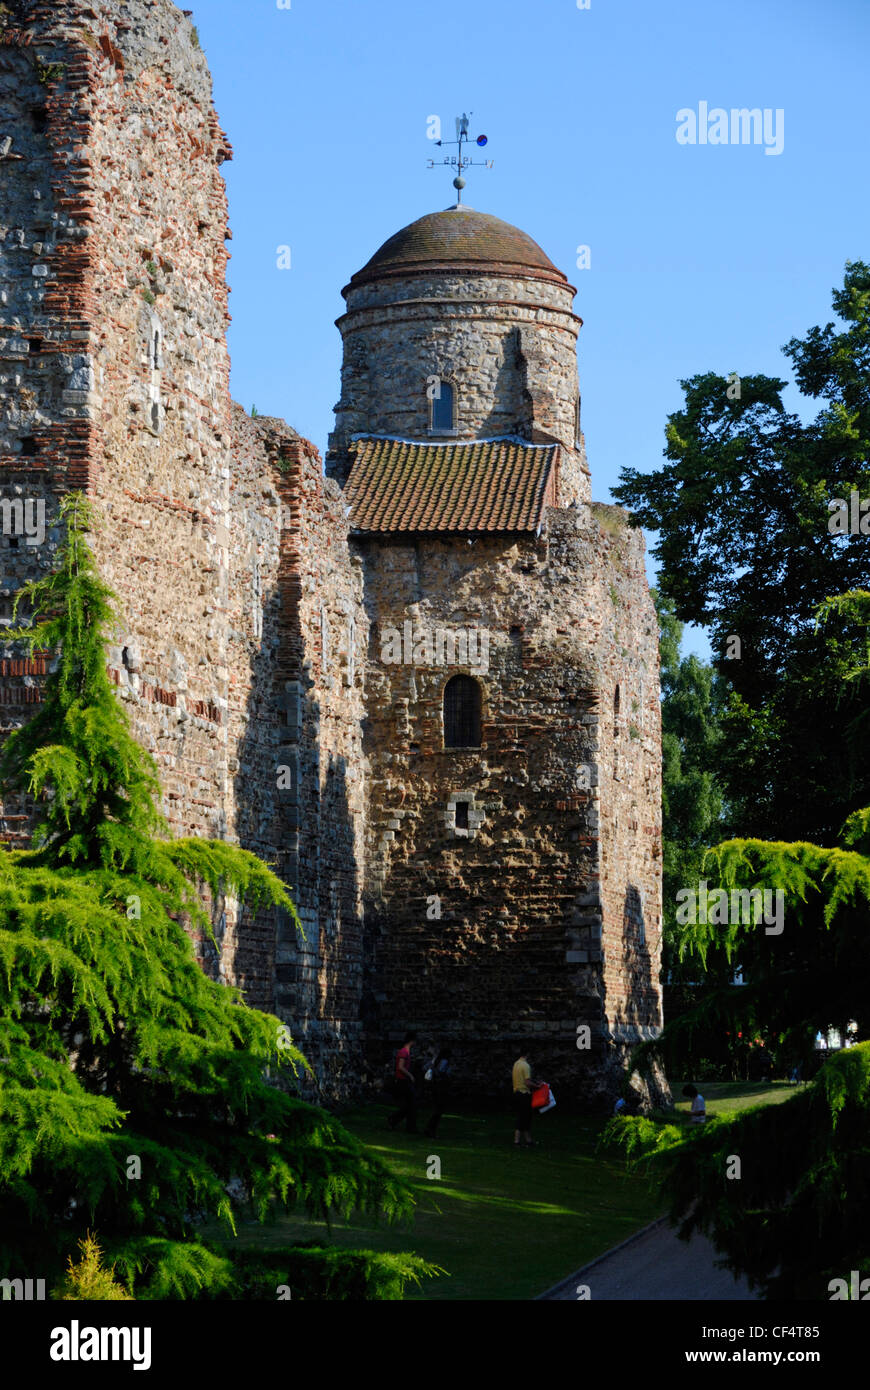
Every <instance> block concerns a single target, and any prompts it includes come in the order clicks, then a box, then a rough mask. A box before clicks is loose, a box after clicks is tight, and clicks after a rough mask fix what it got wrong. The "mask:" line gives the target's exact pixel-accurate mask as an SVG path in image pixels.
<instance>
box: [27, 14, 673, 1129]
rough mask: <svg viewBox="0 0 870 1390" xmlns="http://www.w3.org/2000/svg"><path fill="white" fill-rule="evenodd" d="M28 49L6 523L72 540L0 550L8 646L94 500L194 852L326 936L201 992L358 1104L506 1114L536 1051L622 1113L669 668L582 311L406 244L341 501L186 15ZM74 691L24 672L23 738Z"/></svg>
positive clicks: (78, 17) (365, 383) (361, 291)
mask: <svg viewBox="0 0 870 1390" xmlns="http://www.w3.org/2000/svg"><path fill="white" fill-rule="evenodd" d="M0 26H2V27H0V102H2V111H3V124H2V126H0V181H2V186H3V203H2V207H3V212H2V225H0V378H2V418H0V495H2V497H3V498H7V499H12V500H13V501H15V499H19V500H20V501H21V502H22V504H23V503H24V502H25V501H30V502H34V501H36V502H40V503H42V504H44V506H45V515H46V517H47V531H46V538H45V541H44V542H43V543H42V544H39V545H37V544H30V543H29V542H28V539H27V538H26V537H22V536H18V535H12V534H9V535H3V536H2V537H0V553H2V578H0V620H2V621H5V622H6V623H8V622H9V620H10V618H11V609H12V603H13V600H14V596H15V593H16V591H17V590H18V588H19V587H20V586H21V584H22V583H24V582H25V581H26V580H27V579H29V578H32V577H35V576H37V575H39V574H40V573H44V572H45V571H46V570H47V569H49V568H50V567H51V566H52V563H53V549H54V546H55V545H56V543H57V540H58V531H57V526H56V517H57V503H58V499H59V497H60V496H62V495H63V494H64V493H65V492H66V491H68V490H69V489H71V488H82V489H84V490H85V491H86V492H87V493H88V494H89V495H90V497H91V498H92V499H93V500H94V502H95V503H96V504H97V507H98V509H99V511H100V513H101V514H102V516H103V518H104V525H103V526H102V527H101V529H100V530H99V531H98V532H97V533H95V535H94V537H93V545H94V548H95V552H96V555H97V559H98V562H99V564H100V567H101V570H102V573H103V574H104V576H105V578H106V579H107V581H108V582H109V583H110V585H111V586H112V588H113V589H114V590H115V591H116V592H117V593H118V595H119V596H120V598H121V601H122V604H123V609H124V615H125V624H126V629H125V631H124V632H123V633H122V634H119V637H118V642H117V645H116V646H115V647H113V648H112V649H111V651H110V652H109V655H108V662H109V669H110V672H111V675H112V679H113V680H114V682H115V684H116V685H117V689H118V696H119V698H120V699H122V700H123V701H124V702H125V704H126V706H127V708H128V710H129V712H130V715H131V719H132V724H133V728H134V731H135V733H136V736H137V737H138V738H139V739H140V741H141V742H142V743H143V744H144V745H145V746H146V747H147V748H148V749H149V750H150V751H151V752H152V753H153V755H154V757H155V758H156V760H157V763H158V766H159V768H160V773H161V778H162V785H163V794H164V804H163V810H164V813H165V815H166V817H167V820H168V822H169V825H170V827H171V830H172V833H173V834H175V835H202V836H205V837H227V838H229V839H232V840H234V841H236V842H238V843H240V844H242V845H243V846H245V847H246V848H248V849H251V850H253V851H254V852H256V853H257V854H259V855H260V856H262V858H264V859H265V860H267V861H268V862H269V863H270V864H272V865H273V866H274V867H275V868H276V871H277V872H278V873H279V874H280V875H281V877H282V878H283V879H284V881H285V882H286V883H287V884H288V885H289V887H290V889H291V892H292V893H293V896H294V899H295V901H296V903H297V905H298V908H299V913H300V917H301V920H302V924H303V927H304V932H305V939H304V940H300V939H298V938H297V935H296V932H295V930H294V928H293V924H292V923H291V922H289V921H287V920H283V919H281V918H280V917H279V918H278V919H277V920H276V918H275V916H274V914H270V913H263V914H261V915H260V916H258V917H256V918H253V919H252V918H251V916H250V915H249V914H247V913H246V912H245V911H244V909H242V910H240V908H239V905H238V904H237V903H234V902H232V901H227V902H225V903H222V904H220V911H219V912H218V913H217V914H216V921H215V927H216V943H217V948H215V945H214V944H213V943H212V942H211V941H210V940H200V941H198V943H197V946H198V950H199V953H200V957H201V960H202V963H203V967H204V968H205V969H207V970H209V971H211V972H213V973H214V974H215V975H216V976H218V977H219V978H222V979H225V980H226V981H227V982H230V983H234V984H237V985H239V986H240V988H241V989H242V990H243V991H244V993H245V997H246V998H247V999H248V1001H249V1002H250V1003H251V1004H253V1005H255V1006H257V1007H260V1008H265V1009H268V1010H270V1011H273V1012H275V1013H276V1014H277V1015H278V1017H279V1018H280V1019H281V1020H282V1021H284V1022H286V1023H287V1024H288V1025H289V1027H290V1029H291V1032H292V1033H293V1035H294V1038H295V1039H296V1041H297V1042H298V1043H299V1045H300V1046H301V1047H302V1048H303V1050H304V1051H305V1052H306V1053H307V1055H308V1056H309V1058H310V1060H311V1061H312V1063H313V1065H314V1066H315V1069H316V1072H317V1077H318V1083H319V1086H320V1087H321V1089H322V1093H323V1094H325V1095H327V1096H341V1095H347V1094H352V1093H353V1092H355V1091H356V1090H357V1089H358V1087H359V1085H360V1082H361V1080H362V1079H363V1078H364V1076H365V1075H367V1074H368V1075H371V1074H372V1072H374V1073H376V1074H377V1073H378V1072H379V1071H380V1069H381V1067H382V1063H383V1059H384V1057H385V1055H386V1050H387V1049H388V1048H389V1046H390V1044H391V1043H392V1041H393V1040H394V1039H395V1038H397V1037H398V1035H399V1033H400V1032H402V1030H404V1029H405V1028H406V1027H415V1028H417V1029H418V1031H419V1033H420V1034H421V1037H422V1038H424V1039H425V1040H426V1042H427V1043H431V1044H432V1045H441V1044H448V1043H449V1044H450V1045H451V1046H452V1048H453V1050H454V1060H455V1067H456V1073H457V1077H458V1078H459V1079H460V1080H461V1081H462V1082H464V1083H465V1084H468V1085H473V1086H474V1087H475V1088H477V1089H480V1088H483V1089H493V1087H494V1085H497V1083H498V1082H499V1081H500V1079H501V1078H502V1077H503V1076H504V1075H506V1069H507V1068H508V1067H509V1065H510V1063H511V1062H512V1061H513V1060H514V1057H515V1056H516V1053H517V1051H518V1050H519V1048H520V1047H521V1046H528V1047H529V1048H530V1050H532V1051H533V1053H534V1056H535V1058H536V1059H537V1061H538V1062H539V1063H540V1066H541V1067H542V1068H543V1067H545V1068H546V1069H547V1072H548V1074H549V1075H550V1076H551V1077H552V1079H553V1083H554V1086H556V1085H557V1084H558V1085H559V1086H560V1087H561V1090H562V1092H563V1094H564V1093H567V1094H566V1099H568V1098H572V1099H577V1100H581V1101H584V1102H586V1101H592V1100H595V1099H596V1098H600V1097H601V1096H602V1095H603V1094H605V1093H607V1092H608V1091H610V1090H612V1087H613V1084H614V1080H615V1077H616V1073H617V1071H618V1069H619V1068H620V1067H621V1066H622V1065H623V1064H624V1062H625V1060H626V1058H627V1055H628V1052H629V1050H630V1048H631V1046H632V1045H633V1044H635V1043H636V1042H637V1041H639V1040H641V1039H644V1038H649V1037H652V1036H655V1035H656V1034H657V1033H658V1031H659V1028H660V1025H661V990H660V985H659V978H658V973H659V953H660V945H661V921H662V918H661V810H660V761H661V746H660V723H659V685H658V629H657V623H656V616H655V612H654V609H653V605H652V602H651V599H650V596H649V592H648V587H647V582H646V578H645V569H644V555H643V540H642V537H641V535H640V533H639V532H637V531H634V530H632V529H630V527H629V526H628V524H627V519H626V516H625V513H624V512H623V511H622V510H621V509H619V508H617V507H609V506H602V505H597V504H595V503H593V502H592V501H591V500H590V484H589V470H588V466H587V462H586V455H585V448H584V443H583V435H582V432H581V428H580V408H579V390H578V378H577V360H576V339H577V334H578V330H579V328H580V320H579V318H578V317H577V315H576V314H575V312H574V309H573V300H574V294H575V291H574V289H573V288H572V286H571V285H569V283H568V282H567V279H566V277H565V276H564V274H563V273H562V272H561V271H560V270H558V269H557V268H556V267H555V266H554V265H553V263H552V262H551V261H550V260H549V259H548V257H547V256H546V255H545V254H544V252H543V251H542V250H541V249H540V247H538V246H537V245H536V244H535V242H534V241H532V240H531V238H529V237H528V236H526V235H525V234H524V233H523V232H521V231H519V230H518V229H517V228H515V227H512V226H510V225H508V224H507V223H505V222H502V221H500V220H499V219H498V218H496V217H493V216H490V215H488V214H485V213H480V212H476V211H473V210H471V209H468V208H464V207H453V208H449V209H446V210H444V211H441V212H435V213H430V214H428V215H427V216H423V217H421V218H419V219H418V220H416V221H414V222H412V223H411V224H410V225H409V226H407V227H405V228H404V229H403V230H402V231H400V232H398V233H397V234H396V235H395V236H393V237H391V238H390V239H389V240H388V241H387V242H386V243H385V244H384V245H383V246H382V247H381V248H380V250H379V251H377V252H376V253H375V255H374V256H372V258H371V259H370V260H369V261H368V263H367V264H366V265H365V266H364V267H363V268H362V269H360V270H358V271H357V272H356V273H355V274H354V275H352V276H351V279H350V282H349V284H348V285H347V287H346V288H345V290H344V295H345V299H346V305H347V308H346V312H345V314H344V315H343V316H342V318H341V319H340V320H339V328H340V331H341V334H342V339H343V345H344V361H343V369H342V384H341V398H340V401H339V404H338V406H337V407H336V422H335V430H334V432H333V434H332V436H331V437H330V441H329V448H328V451H327V456H326V464H325V470H324V466H323V464H322V461H321V458H320V455H319V454H318V452H317V450H316V449H315V448H314V446H313V445H312V444H310V443H309V442H308V441H307V440H305V439H303V438H301V437H300V436H299V435H298V434H296V432H295V431H294V430H293V429H292V428H290V427H289V426H287V425H286V424H284V423H283V421H280V420H277V419H272V418H262V417H256V418H253V419H252V418H250V417H249V416H248V415H247V414H246V413H245V412H244V411H243V410H242V409H241V408H240V407H239V406H237V405H234V404H233V402H232V400H231V398H230V392H229V357H228V352H227V344H226V329H227V323H228V311H227V304H228V289H227V283H226V269H227V261H228V251H227V247H226V242H227V239H228V238H229V237H230V232H229V228H228V220H227V201H226V192H225V186H224V181H223V178H222V176H221V164H222V163H223V162H224V161H226V160H228V159H230V158H231V153H232V152H231V148H230V145H229V143H228V141H227V138H226V136H225V135H224V133H223V131H222V130H221V128H220V125H219V122H218V119H217V116H216V113H215V111H214V107H213V104H212V98H211V81H210V77H209V72H208V68H207V64H206V60H205V57H204V55H203V53H202V52H201V50H200V48H199V44H198V42H197V41H196V38H195V31H194V30H193V27H192V24H191V22H190V18H189V16H188V15H187V14H184V13H182V12H181V11H179V10H178V9H176V8H175V6H174V5H173V4H172V3H170V0H10V3H7V4H6V5H4V6H2V7H0ZM44 674H45V668H44V663H43V662H40V661H39V660H38V659H37V660H33V661H26V660H24V659H22V658H21V656H20V653H18V652H16V651H15V650H13V648H12V647H11V646H10V645H9V644H7V646H6V647H5V648H4V650H3V659H2V663H0V705H2V711H0V735H2V733H3V732H5V731H8V729H9V728H11V727H14V726H15V725H16V724H18V723H19V722H20V721H21V720H22V719H25V718H26V717H27V713H28V708H29V707H32V706H33V704H35V703H36V702H38V700H39V695H40V684H41V678H42V676H44ZM4 810H5V813H6V814H5V818H4V820H3V822H2V832H3V838H4V840H5V842H6V843H7V844H11V845H15V844H21V843H25V842H26V839H27V833H28V825H29V812H30V808H29V807H28V806H27V804H26V803H24V802H15V803H12V802H10V803H8V804H7V805H6V806H5V808H4ZM587 1030H588V1031H587ZM587 1041H588V1044H589V1045H588V1046H587V1045H586V1043H587Z"/></svg>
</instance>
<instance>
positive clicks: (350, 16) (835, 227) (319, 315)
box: [193, 0, 870, 652]
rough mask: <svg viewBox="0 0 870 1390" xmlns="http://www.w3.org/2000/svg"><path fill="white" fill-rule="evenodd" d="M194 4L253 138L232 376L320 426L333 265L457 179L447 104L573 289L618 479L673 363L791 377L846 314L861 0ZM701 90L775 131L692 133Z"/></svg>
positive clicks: (232, 133) (246, 159)
mask: <svg viewBox="0 0 870 1390" xmlns="http://www.w3.org/2000/svg"><path fill="white" fill-rule="evenodd" d="M193 22H194V23H195V24H196V25H197V28H198V31H199V35H200V39H201V42H202V46H203V48H204V50H205V53H206V55H207V57H208V60H209V63H210V65H211V69H212V73H213V76H214V88H215V100H216V103H217V108H218V113H219V115H220V118H221V121H222V124H223V126H224V129H225V130H226V131H227V133H228V135H229V138H230V140H231V142H232V144H233V147H234V151H235V158H234V161H233V162H232V163H230V164H226V165H224V166H223V170H224V173H225V175H226V178H227V184H228V189H229V198H230V218H231V226H232V229H233V241H232V243H231V246H230V249H231V251H232V260H231V261H230V266H229V281H230V284H231V286H232V290H233V293H232V295H231V298H230V311H231V313H232V315H233V323H232V327H231V332H230V348H231V352H232V390H233V394H234V396H235V397H236V399H237V400H239V401H241V402H242V404H244V405H245V406H246V407H247V408H248V409H250V407H251V405H252V404H256V406H257V409H258V410H259V411H260V412H261V414H270V415H280V416H283V417H284V418H285V419H286V420H287V421H288V422H289V423H290V424H292V425H293V426H294V427H295V428H296V429H298V430H299V431H300V433H302V434H304V435H306V436H307V437H308V438H310V439H312V440H313V441H314V443H315V444H316V445H317V446H318V448H319V449H320V450H321V452H323V450H324V448H325V444H326V437H327V434H328V432H329V430H330V428H331V423H332V408H333V406H334V404H335V402H336V400H337V398H338V390H339V368H340V362H341V344H340V338H339V334H338V330H337V329H336V328H335V326H334V321H335V319H336V318H337V317H338V315H339V314H340V313H341V312H342V310H343V300H342V298H341V288H342V286H343V285H345V284H346V283H347V281H348V279H349V278H350V276H351V275H352V273H353V272H354V271H355V270H357V269H358V268H359V267H360V266H361V265H363V264H364V263H365V262H366V261H367V260H368V259H369V257H370V256H371V255H372V254H373V252H374V251H375V250H376V249H377V247H378V246H380V245H381V243H382V242H383V241H385V240H386V239H387V237H388V236H390V235H392V233H393V232H395V231H397V230H398V229H399V228H400V227H403V226H405V225H406V224H407V223H409V222H411V221H413V220H414V219H415V218H416V217H419V216H421V215H422V214H423V213H426V212H430V211H433V210H435V209H438V208H443V207H446V206H448V204H450V203H451V202H453V201H455V195H454V191H453V189H452V187H451V186H450V175H448V174H447V173H446V172H445V171H443V170H431V171H430V170H427V169H426V160H427V158H428V157H429V156H430V155H431V154H432V153H433V147H432V145H431V143H430V142H429V141H428V140H427V138H426V128H427V119H428V117H429V116H431V115H439V116H440V117H441V119H442V123H443V125H444V133H445V136H446V137H447V138H452V136H453V129H452V128H453V119H454V117H455V116H456V115H457V114H458V113H460V112H462V111H471V112H473V113H474V114H473V118H472V129H473V132H474V133H475V134H477V133H479V132H481V131H483V132H485V133H486V134H487V135H488V137H489V145H488V148H487V155H488V157H490V158H492V159H493V160H494V167H493V169H492V170H471V171H470V172H469V174H468V187H467V190H466V193H465V195H464V197H465V201H466V202H468V203H469V204H470V205H471V206H472V207H475V208H478V209H480V210H481V211H484V212H490V213H494V214H495V215H496V216H498V217H501V218H504V219H505V220H506V221H508V222H513V223H515V224H516V225H518V226H520V227H522V228H523V229H524V230H525V231H527V232H528V233H529V234H530V235H531V236H533V237H534V238H535V239H536V240H537V241H538V242H539V243H540V244H541V246H542V247H543V248H544V250H545V251H546V252H547V254H548V255H549V256H550V257H551V259H552V260H554V261H555V262H556V264H557V265H559V266H560V267H561V268H562V269H563V270H565V272H566V273H567V274H568V277H569V279H570V280H571V281H572V283H573V284H575V285H576V286H577V288H578V296H577V301H576V308H577V311H578V313H579V314H580V315H581V317H582V318H583V320H584V327H583V329H582V330H581V334H580V348H579V361H580V383H581V391H582V395H583V428H584V432H585V435H586V444H587V449H588V453H589V461H590V466H591V469H592V481H593V495H594V496H595V497H596V498H598V499H600V500H604V501H606V500H608V499H609V498H610V487H611V486H612V485H613V484H614V483H615V482H616V481H617V479H618V476H619V470H620V468H621V467H623V466H625V465H629V466H632V467H636V468H641V469H648V468H650V467H651V466H654V465H656V464H657V463H658V462H659V461H660V460H661V453H662V444H663V430H664V423H665V417H666V415H667V414H668V412H669V411H671V410H673V409H675V408H676V407H677V406H678V405H679V404H680V401H681V391H680V387H679V381H680V378H684V377H687V376H690V375H693V374H695V373H696V372H701V371H707V370H715V371H720V372H723V373H727V372H730V371H738V372H740V373H752V372H766V373H769V374H770V375H780V376H787V375H788V372H787V365H788V364H787V363H786V361H785V359H784V358H783V356H782V354H781V351H780V348H781V345H782V344H783V343H784V342H786V341H787V339H788V338H790V337H791V336H792V335H794V334H801V333H803V332H805V330H806V329H807V328H808V327H810V325H812V324H815V323H819V322H821V323H824V322H826V321H827V320H828V319H829V318H830V317H831V307H830V292H831V288H832V287H833V286H834V285H836V284H837V283H839V282H840V280H841V278H842V272H843V266H844V263H845V261H846V259H847V258H851V259H853V260H855V259H862V258H865V259H866V258H868V257H870V246H868V237H867V232H868V228H870V183H868V177H867V145H868V140H870V130H868V120H867V114H866V90H867V84H866V64H867V54H868V51H870V43H868V40H870V4H868V3H867V0H823V3H820V2H819V0H813V2H812V3H810V0H731V3H729V4H727V5H725V4H714V3H711V0H682V3H677V0H658V3H653V2H652V0H649V2H648V3H641V0H590V7H589V9H582V10H581V9H578V8H577V3H576V0H466V2H465V3H457V0H441V3H439V4H437V5H432V4H428V3H425V2H423V3H421V0H291V8H290V9H279V8H278V3H277V0H200V3H199V4H198V5H196V8H195V10H194V13H193ZM702 101H705V102H707V103H708V106H709V107H710V108H714V107H724V108H726V109H728V110H730V108H732V107H760V108H762V109H764V108H770V109H771V110H776V109H777V108H781V109H782V111H783V112H784V118H783V131H784V147H783V151H782V153H781V154H778V155H767V154H765V151H764V148H763V146H761V145H746V146H744V145H713V144H707V145H701V144H696V145H694V146H691V145H680V144H678V143H677V140H676V130H677V120H676V113H677V112H678V111H679V110H680V109H682V108H692V109H694V110H697V109H698V104H699V102H702ZM285 245H287V246H289V247H290V248H291V269H289V270H279V269H278V267H277V251H278V247H279V246H285ZM580 245H586V246H589V248H590V260H591V266H590V268H589V269H583V270H581V269H577V267H576V258H577V247H578V246H580ZM787 400H788V402H789V404H791V405H792V406H794V405H795V404H796V401H797V398H796V396H795V395H794V394H793V393H789V395H788V396H787ZM690 646H691V648H692V649H695V650H698V651H699V652H703V651H705V650H706V645H705V642H704V639H703V636H702V635H701V634H696V635H695V636H694V637H693V638H692V640H691V642H690Z"/></svg>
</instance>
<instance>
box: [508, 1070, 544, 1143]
mask: <svg viewBox="0 0 870 1390" xmlns="http://www.w3.org/2000/svg"><path fill="white" fill-rule="evenodd" d="M512 1079H513V1088H514V1114H515V1116H516V1126H517V1127H516V1129H515V1130H514V1143H515V1144H516V1146H517V1148H520V1147H521V1146H522V1145H523V1144H525V1146H526V1148H531V1147H532V1145H533V1144H534V1140H533V1139H532V1091H534V1089H535V1087H536V1086H538V1085H540V1082H537V1081H533V1080H532V1068H531V1063H530V1061H529V1058H528V1056H527V1054H526V1053H525V1052H521V1053H520V1055H519V1057H518V1058H517V1060H516V1061H515V1062H514V1066H513V1072H512ZM521 1136H522V1137H521Z"/></svg>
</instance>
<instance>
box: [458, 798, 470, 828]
mask: <svg viewBox="0 0 870 1390" xmlns="http://www.w3.org/2000/svg"><path fill="white" fill-rule="evenodd" d="M456 829H457V830H467V829H468V802H467V801H457V803H456Z"/></svg>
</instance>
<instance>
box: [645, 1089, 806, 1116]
mask: <svg viewBox="0 0 870 1390" xmlns="http://www.w3.org/2000/svg"><path fill="white" fill-rule="evenodd" d="M670 1084H671V1092H672V1094H673V1097H674V1100H675V1102H676V1105H677V1110H679V1111H685V1112H686V1113H688V1111H689V1110H690V1109H691V1105H692V1102H691V1101H690V1100H686V1099H684V1097H683V1096H682V1094H681V1092H682V1089H683V1086H684V1085H685V1084H686V1083H685V1082H684V1081H671V1083H670ZM694 1084H695V1085H696V1086H697V1088H698V1090H699V1091H700V1092H701V1095H702V1096H703V1097H704V1100H705V1101H706V1102H707V1114H708V1115H724V1114H727V1113H728V1112H729V1111H731V1110H747V1109H749V1107H750V1106H752V1105H780V1104H782V1102H783V1101H784V1100H788V1099H789V1097H790V1096H793V1095H796V1094H797V1091H798V1089H799V1088H798V1087H797V1086H791V1085H789V1083H788V1082H787V1081H695V1083H694Z"/></svg>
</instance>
